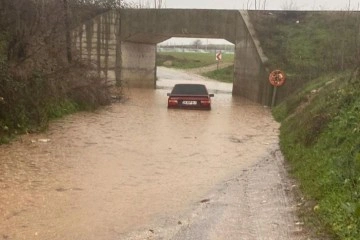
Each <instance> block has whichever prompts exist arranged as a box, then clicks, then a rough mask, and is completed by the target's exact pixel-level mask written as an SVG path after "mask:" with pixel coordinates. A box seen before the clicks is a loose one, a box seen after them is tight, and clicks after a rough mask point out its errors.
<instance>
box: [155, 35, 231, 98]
mask: <svg viewBox="0 0 360 240" xmlns="http://www.w3.org/2000/svg"><path fill="white" fill-rule="evenodd" d="M234 58H235V45H234V44H233V43H231V42H229V41H227V40H225V39H217V38H202V37H199V38H179V37H173V38H170V39H168V40H165V41H163V42H160V43H158V44H157V47H156V68H157V70H156V83H155V86H156V88H171V85H172V84H176V83H184V82H185V83H189V82H190V83H199V82H201V83H205V84H206V85H209V88H210V90H211V91H212V92H214V93H218V92H226V93H232V85H233V80H234ZM176 71H181V72H182V73H178V72H176ZM173 75H176V76H178V77H174V76H173ZM214 82H215V83H217V84H214ZM207 83H208V84H207Z"/></svg>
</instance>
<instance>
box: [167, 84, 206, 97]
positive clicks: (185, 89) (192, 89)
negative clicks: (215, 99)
mask: <svg viewBox="0 0 360 240" xmlns="http://www.w3.org/2000/svg"><path fill="white" fill-rule="evenodd" d="M171 94H186V95H208V91H207V89H206V86H205V85H204V84H193V83H191V84H190V83H182V84H175V86H174V88H173V90H172V91H171Z"/></svg>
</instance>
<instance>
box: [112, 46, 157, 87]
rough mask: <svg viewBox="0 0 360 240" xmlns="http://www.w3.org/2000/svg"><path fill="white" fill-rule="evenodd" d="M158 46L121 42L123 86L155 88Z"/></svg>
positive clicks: (121, 77)
mask: <svg viewBox="0 0 360 240" xmlns="http://www.w3.org/2000/svg"><path fill="white" fill-rule="evenodd" d="M155 59H156V44H144V43H132V42H121V64H120V66H119V67H120V70H119V71H120V74H121V76H120V79H121V85H122V86H125V87H134V88H155V86H156V85H155V84H156V83H155V81H156V76H155V75H156V63H155Z"/></svg>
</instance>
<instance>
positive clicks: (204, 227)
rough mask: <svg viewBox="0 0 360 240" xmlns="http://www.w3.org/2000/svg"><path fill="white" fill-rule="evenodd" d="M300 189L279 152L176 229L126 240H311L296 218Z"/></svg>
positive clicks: (151, 231)
mask: <svg viewBox="0 0 360 240" xmlns="http://www.w3.org/2000/svg"><path fill="white" fill-rule="evenodd" d="M296 189H297V186H296V185H294V184H293V181H292V180H291V179H290V178H289V177H288V175H287V172H286V169H285V166H284V159H283V156H282V154H281V152H280V150H278V149H277V150H274V151H273V152H272V154H271V155H270V156H269V157H268V158H266V159H262V160H260V161H259V162H258V163H256V164H255V165H253V166H251V167H249V168H248V169H244V170H243V171H242V173H240V174H239V175H238V176H237V177H235V178H233V179H230V180H228V181H226V182H225V183H224V184H223V185H222V187H220V188H219V189H216V190H215V191H214V192H213V193H211V194H210V195H209V196H208V198H206V199H203V200H201V201H200V202H198V203H197V207H196V208H194V210H193V212H191V213H188V214H187V216H183V219H182V220H179V221H178V222H177V224H176V225H173V226H171V225H166V224H165V225H164V226H154V227H153V228H151V229H149V230H146V231H144V232H136V233H132V234H131V236H127V237H126V238H125V239H128V240H130V239H131V240H139V239H154V240H155V239H171V240H185V239H186V240H195V239H196V240H205V239H206V240H220V239H228V240H231V239H234V240H238V239H241V240H252V239H262V240H304V239H309V237H308V236H307V233H306V231H305V230H304V229H303V223H302V222H300V221H299V219H298V218H297V216H296V210H297V203H296V201H295V191H296ZM172 222H173V223H175V222H176V221H175V219H174V220H173V221H172Z"/></svg>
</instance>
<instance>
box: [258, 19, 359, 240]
mask: <svg viewBox="0 0 360 240" xmlns="http://www.w3.org/2000/svg"><path fill="white" fill-rule="evenodd" d="M252 17H253V19H254V22H256V23H257V24H255V27H256V29H257V33H258V34H259V37H260V41H261V43H262V47H263V48H264V51H265V53H266V54H267V56H268V57H269V59H270V65H271V66H274V67H279V68H282V69H284V70H285V71H286V72H287V73H289V74H288V76H289V81H288V82H287V84H289V83H292V82H296V80H297V79H308V80H309V82H308V84H306V85H305V86H304V87H303V88H302V89H301V90H299V91H298V92H297V93H296V94H293V95H292V96H291V97H290V98H288V99H287V100H286V101H284V102H282V103H281V104H280V105H279V106H277V107H276V108H274V109H273V115H274V117H275V118H276V120H278V121H280V122H281V129H280V145H281V146H280V147H281V150H282V152H283V154H284V156H285V158H286V160H287V162H288V163H289V167H290V173H291V174H292V176H294V178H296V179H297V180H298V183H299V187H300V190H301V192H302V194H303V197H304V200H303V202H302V203H303V204H302V206H301V217H302V218H303V220H304V223H305V225H306V226H307V227H308V228H309V229H312V230H313V233H314V234H315V235H317V237H323V238H324V239H346V240H358V239H360V73H359V61H358V59H359V50H360V47H359V45H358V41H359V26H360V22H359V15H358V13H346V12H342V13H336V14H334V13H322V15H319V14H316V13H311V12H308V13H300V12H290V13H288V14H284V13H280V12H277V13H276V12H275V13H274V14H268V13H267V12H265V13H264V14H263V15H261V14H260V15H259V14H254V15H253V16H252Z"/></svg>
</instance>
